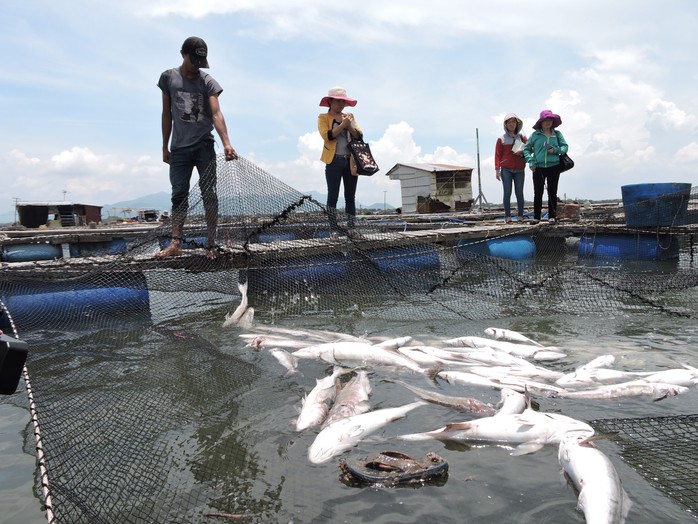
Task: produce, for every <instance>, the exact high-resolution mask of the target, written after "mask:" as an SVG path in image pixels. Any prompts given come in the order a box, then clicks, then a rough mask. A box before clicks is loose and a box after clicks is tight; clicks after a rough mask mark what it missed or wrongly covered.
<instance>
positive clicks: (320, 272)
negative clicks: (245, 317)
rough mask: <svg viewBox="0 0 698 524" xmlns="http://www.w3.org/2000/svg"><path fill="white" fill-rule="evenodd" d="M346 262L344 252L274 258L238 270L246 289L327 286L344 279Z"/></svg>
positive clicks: (272, 290)
mask: <svg viewBox="0 0 698 524" xmlns="http://www.w3.org/2000/svg"><path fill="white" fill-rule="evenodd" d="M349 266H350V264H349V259H348V258H347V256H346V255H344V254H343V253H336V254H330V255H318V256H309V257H303V258H293V259H288V260H277V261H273V262H267V263H265V264H264V265H262V266H261V267H255V268H249V269H247V270H244V271H241V276H240V281H241V282H244V281H245V280H247V282H248V293H268V292H283V291H288V290H291V289H295V290H299V289H300V290H306V289H312V290H317V289H327V288H328V287H333V286H337V285H338V284H339V285H343V284H344V283H345V282H346V281H347V279H348V278H349Z"/></svg>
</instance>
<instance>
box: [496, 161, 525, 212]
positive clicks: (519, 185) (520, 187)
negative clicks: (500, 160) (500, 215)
mask: <svg viewBox="0 0 698 524" xmlns="http://www.w3.org/2000/svg"><path fill="white" fill-rule="evenodd" d="M501 174H502V185H503V186H504V216H506V217H510V216H511V183H512V182H514V194H515V195H516V208H517V211H518V215H517V216H519V217H522V216H523V214H524V178H525V176H526V172H525V171H514V170H512V169H507V168H506V167H503V168H502V171H501Z"/></svg>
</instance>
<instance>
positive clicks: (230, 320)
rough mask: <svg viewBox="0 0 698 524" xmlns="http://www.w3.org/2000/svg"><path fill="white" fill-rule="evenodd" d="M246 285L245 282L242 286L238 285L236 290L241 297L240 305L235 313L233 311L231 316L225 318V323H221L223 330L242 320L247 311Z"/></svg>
mask: <svg viewBox="0 0 698 524" xmlns="http://www.w3.org/2000/svg"><path fill="white" fill-rule="evenodd" d="M247 284H248V282H247V281H245V283H244V284H240V283H238V289H239V290H240V295H241V298H240V305H239V306H238V307H237V308H236V309H235V311H233V313H232V314H231V315H226V316H225V321H224V322H223V327H224V328H226V327H228V326H232V325H233V324H237V323H238V322H239V321H240V319H241V318H242V316H243V314H244V313H245V311H247Z"/></svg>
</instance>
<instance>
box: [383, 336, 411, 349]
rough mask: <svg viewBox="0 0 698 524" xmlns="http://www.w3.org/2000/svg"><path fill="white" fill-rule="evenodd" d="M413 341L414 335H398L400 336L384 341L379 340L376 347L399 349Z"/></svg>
mask: <svg viewBox="0 0 698 524" xmlns="http://www.w3.org/2000/svg"><path fill="white" fill-rule="evenodd" d="M410 342H412V337H409V336H406V337H398V338H390V339H388V340H384V341H383V342H378V343H376V344H374V346H376V347H380V348H386V349H397V348H400V347H402V346H406V345H407V344H409V343H410Z"/></svg>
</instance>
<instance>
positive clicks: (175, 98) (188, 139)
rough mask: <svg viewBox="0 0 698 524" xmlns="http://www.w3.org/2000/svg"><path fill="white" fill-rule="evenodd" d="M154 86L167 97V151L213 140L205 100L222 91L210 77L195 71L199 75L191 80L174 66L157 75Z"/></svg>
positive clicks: (210, 115) (208, 105) (209, 112)
mask: <svg viewBox="0 0 698 524" xmlns="http://www.w3.org/2000/svg"><path fill="white" fill-rule="evenodd" d="M158 87H159V88H160V89H161V90H162V92H163V93H164V94H166V95H168V96H169V97H170V107H171V109H172V122H173V126H172V137H171V140H170V150H174V149H179V148H181V147H187V146H191V145H194V144H197V143H198V142H200V141H201V140H213V133H212V131H213V114H212V113H211V104H210V103H209V100H208V99H209V97H210V96H212V95H219V94H220V93H221V92H222V91H223V88H222V87H221V86H220V84H219V83H218V82H216V80H215V79H214V78H213V77H212V76H211V75H209V74H208V73H206V72H205V71H199V76H198V77H196V78H195V79H193V80H192V79H190V78H187V77H186V76H184V75H182V72H181V71H180V69H179V67H175V68H173V69H168V70H167V71H164V72H163V73H162V74H161V75H160V80H159V81H158Z"/></svg>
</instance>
